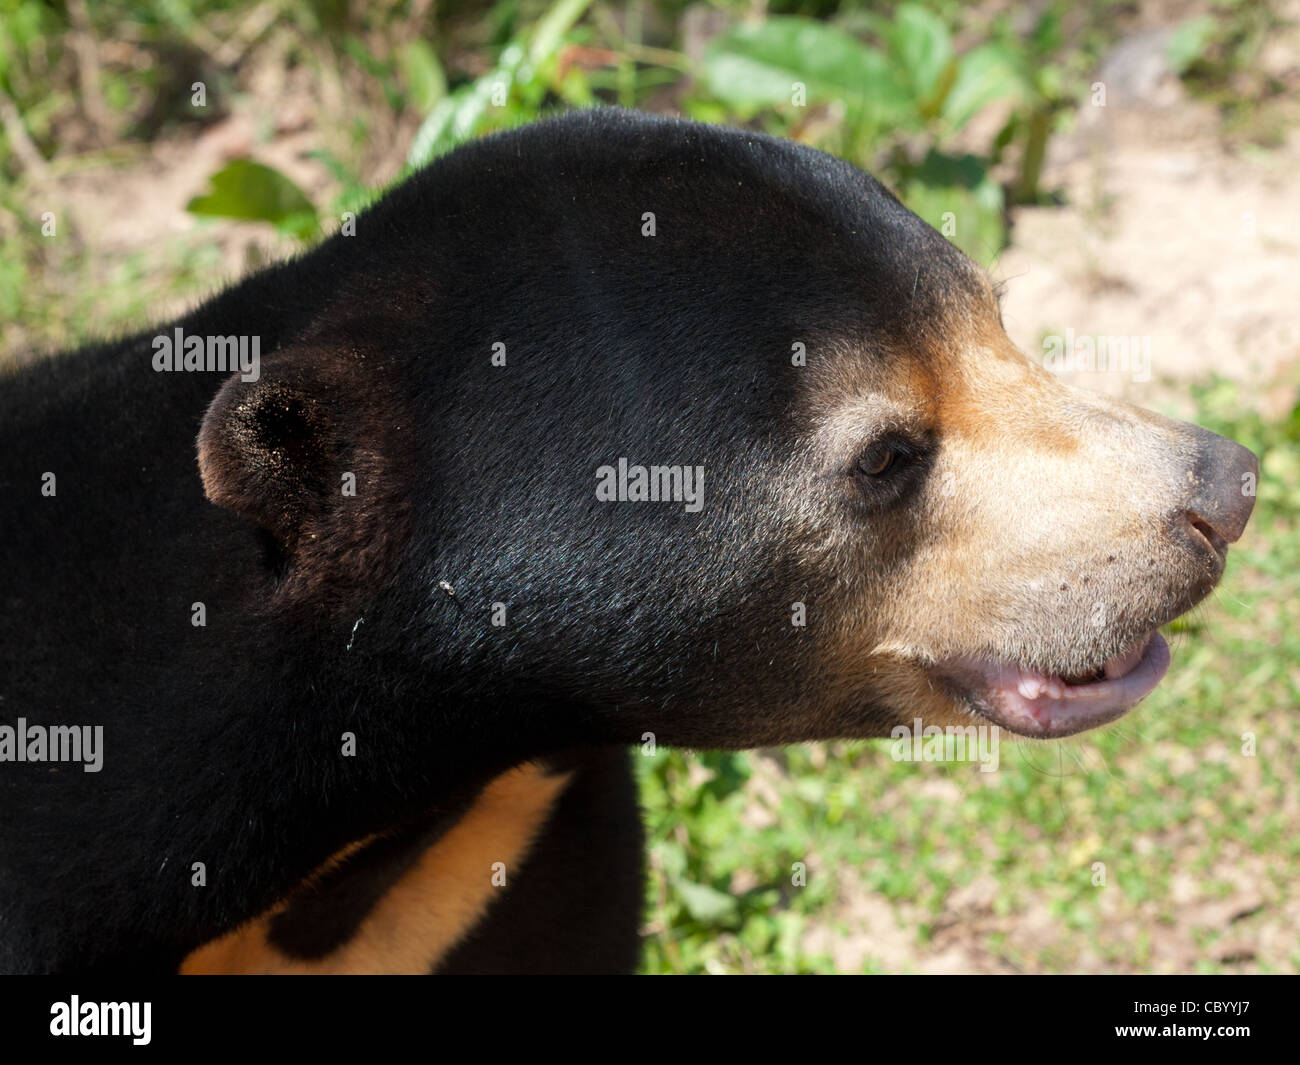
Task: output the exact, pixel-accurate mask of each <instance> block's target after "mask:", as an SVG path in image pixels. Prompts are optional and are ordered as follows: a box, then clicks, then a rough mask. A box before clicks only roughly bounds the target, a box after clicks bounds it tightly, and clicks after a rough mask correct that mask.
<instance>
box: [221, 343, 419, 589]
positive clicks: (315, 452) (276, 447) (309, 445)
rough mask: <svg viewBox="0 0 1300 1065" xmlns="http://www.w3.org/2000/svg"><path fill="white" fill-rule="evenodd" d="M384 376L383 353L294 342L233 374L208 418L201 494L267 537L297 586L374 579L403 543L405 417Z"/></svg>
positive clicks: (407, 466) (407, 467)
mask: <svg viewBox="0 0 1300 1065" xmlns="http://www.w3.org/2000/svg"><path fill="white" fill-rule="evenodd" d="M363 371H364V372H363ZM386 376H387V375H386V372H385V371H384V370H383V369H381V367H380V365H378V360H368V359H364V358H361V357H353V356H346V355H342V354H338V353H335V352H333V351H330V350H328V349H317V348H301V349H290V350H286V351H283V352H279V353H277V354H276V355H274V356H270V357H268V358H266V359H263V360H262V366H261V374H260V376H259V378H258V379H257V380H256V381H245V380H243V379H242V378H241V377H240V376H235V377H232V378H230V379H229V380H227V381H226V383H225V384H224V385H222V386H221V390H220V391H219V392H218V393H217V395H216V398H215V399H213V401H212V404H211V406H209V407H208V412H207V414H206V415H204V418H203V425H202V427H201V428H200V430H199V438H198V460H199V474H200V476H201V477H202V479H203V490H204V492H205V493H206V495H207V497H208V499H210V500H211V501H212V502H213V503H216V504H217V505H218V506H222V507H226V508H227V509H229V510H232V511H234V512H235V513H236V514H239V515H241V516H242V517H244V518H247V519H248V520H249V521H251V522H253V523H254V524H255V525H257V526H260V527H261V528H262V529H264V530H266V531H267V532H268V533H269V534H270V535H271V537H272V538H273V539H274V541H275V543H276V545H277V549H278V550H277V553H276V554H277V558H279V559H280V560H281V561H282V562H283V563H285V566H286V569H285V572H284V574H283V576H284V577H285V578H286V580H287V581H288V583H289V584H291V585H293V586H294V587H297V588H303V587H310V588H311V589H314V590H316V591H321V590H322V589H325V590H332V591H335V592H342V591H343V590H345V589H346V588H347V587H350V586H354V585H357V584H360V583H365V582H372V581H374V580H375V579H376V578H379V577H382V576H383V575H384V574H385V573H386V572H387V570H388V569H389V568H390V567H391V565H392V564H393V562H394V560H395V559H396V558H397V556H398V554H399V552H400V550H401V548H402V547H403V546H404V544H405V541H406V538H407V535H408V529H409V518H410V492H409V490H408V485H409V481H410V478H411V472H412V471H411V462H410V461H409V457H410V447H409V440H408V439H407V435H406V434H407V432H408V430H406V429H404V428H403V427H404V426H409V424H410V423H409V422H408V421H404V420H403V419H402V418H401V417H400V416H399V414H398V411H399V410H400V409H401V404H400V403H399V402H398V399H397V396H396V394H395V392H394V390H393V389H392V388H390V387H388V385H387V382H386ZM303 582H306V583H305V584H304V583H303Z"/></svg>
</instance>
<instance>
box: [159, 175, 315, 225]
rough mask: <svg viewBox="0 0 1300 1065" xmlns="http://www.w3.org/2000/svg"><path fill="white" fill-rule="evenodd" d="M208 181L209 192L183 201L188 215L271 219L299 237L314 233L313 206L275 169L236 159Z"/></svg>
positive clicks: (295, 186)
mask: <svg viewBox="0 0 1300 1065" xmlns="http://www.w3.org/2000/svg"><path fill="white" fill-rule="evenodd" d="M209 180H210V184H211V191H210V192H208V193H207V194H206V195H204V196H196V197H195V198H194V199H192V200H190V202H189V203H188V204H186V206H185V209H186V210H187V211H189V212H190V213H191V214H197V215H211V216H215V217H218V218H239V219H244V220H246V221H252V222H270V223H271V224H272V225H274V226H275V227H276V228H277V229H279V230H281V231H282V232H285V233H289V234H291V235H292V236H295V237H297V238H298V239H300V240H307V239H310V237H311V236H312V235H313V234H314V233H315V232H316V228H317V219H316V209H315V208H314V207H313V206H312V203H311V201H310V200H309V199H307V197H306V195H304V193H303V191H302V190H301V189H300V188H298V186H297V185H295V184H294V183H293V182H292V181H291V180H289V178H287V177H285V176H284V175H283V174H281V173H280V172H279V171H278V170H274V169H272V168H271V167H269V166H265V165H263V164H262V163H255V162H253V160H251V159H235V160H233V161H232V162H230V163H227V164H226V165H225V166H224V167H222V168H221V169H220V170H218V171H217V172H216V173H215V174H213V175H212V177H211V178H210V179H209Z"/></svg>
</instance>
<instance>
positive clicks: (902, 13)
mask: <svg viewBox="0 0 1300 1065" xmlns="http://www.w3.org/2000/svg"><path fill="white" fill-rule="evenodd" d="M879 25H880V33H881V36H882V37H883V38H884V39H885V41H886V42H887V44H888V45H889V52H890V55H891V56H892V57H893V58H894V60H895V63H896V64H897V66H898V69H899V70H900V72H902V74H903V76H904V77H905V78H906V79H907V82H908V84H909V86H910V87H911V89H912V91H913V92H914V93H915V94H916V95H917V96H918V97H921V98H925V97H928V96H929V95H930V94H931V93H933V92H934V91H935V89H936V88H938V86H939V82H940V79H941V78H942V77H943V73H944V70H945V68H946V67H947V66H948V64H949V62H950V61H951V60H952V37H951V36H950V35H949V33H948V28H947V27H946V26H945V25H944V24H943V21H942V20H941V19H940V18H939V16H938V15H936V14H934V13H933V12H931V11H927V10H926V9H925V8H923V7H919V6H918V5H916V4H903V5H902V6H901V7H899V8H898V10H897V11H895V12H894V18H893V20H892V21H890V22H884V21H882V22H881V23H880V24H879Z"/></svg>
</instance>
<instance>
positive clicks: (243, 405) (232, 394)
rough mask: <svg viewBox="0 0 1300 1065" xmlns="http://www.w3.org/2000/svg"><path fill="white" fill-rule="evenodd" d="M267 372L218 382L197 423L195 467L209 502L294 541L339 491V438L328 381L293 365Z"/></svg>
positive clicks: (341, 448)
mask: <svg viewBox="0 0 1300 1065" xmlns="http://www.w3.org/2000/svg"><path fill="white" fill-rule="evenodd" d="M273 373H274V375H273V376H272V375H263V376H261V377H259V379H258V380H256V381H244V380H242V379H241V378H240V377H233V378H231V379H230V380H228V381H227V382H226V383H225V384H224V385H223V386H222V388H221V391H220V392H218V393H217V396H216V398H215V399H214V400H213V401H212V405H211V406H210V407H209V408H208V412H207V414H206V416H205V417H204V419H203V426H202V428H201V429H200V430H199V440H198V447H199V473H200V475H201V476H202V478H203V490H204V492H205V493H206V494H207V497H208V498H209V499H210V500H212V502H214V503H216V504H217V505H219V506H223V507H227V508H229V509H230V510H233V511H234V512H235V513H237V514H241V515H243V516H244V517H246V518H248V519H249V520H250V521H252V522H253V523H254V524H256V525H259V526H261V527H262V528H263V529H266V530H267V531H268V532H270V533H271V535H272V536H273V537H275V539H276V541H277V542H278V543H280V544H281V545H282V546H284V547H286V548H289V549H293V548H294V547H295V546H296V544H297V541H298V539H299V537H300V535H301V533H302V532H303V530H304V529H305V528H306V527H308V526H309V525H312V524H314V523H316V522H317V521H318V520H319V519H320V518H321V517H322V516H323V514H324V513H325V512H326V511H327V510H328V509H329V503H330V497H331V495H332V494H333V495H337V494H338V493H339V485H338V481H339V478H340V477H341V472H342V465H343V463H342V458H343V452H344V450H345V442H344V439H343V434H342V431H341V428H340V425H339V421H338V415H337V414H336V412H335V411H333V410H332V409H331V407H332V403H331V398H332V397H331V396H330V395H329V394H328V393H329V391H330V390H329V389H325V388H322V387H321V385H320V383H319V382H318V381H313V380H311V379H310V378H309V376H308V375H307V374H305V373H303V372H302V371H301V370H298V369H296V368H295V367H293V366H292V365H289V366H284V365H282V366H281V367H280V368H278V369H277V371H274V372H273ZM336 471H338V472H337V474H336Z"/></svg>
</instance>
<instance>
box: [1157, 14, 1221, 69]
mask: <svg viewBox="0 0 1300 1065" xmlns="http://www.w3.org/2000/svg"><path fill="white" fill-rule="evenodd" d="M1213 36H1214V19H1213V18H1211V17H1210V16H1209V15H1202V16H1200V18H1193V19H1188V20H1187V21H1186V22H1183V23H1180V24H1179V25H1178V26H1176V27H1175V28H1174V31H1173V32H1172V33H1171V34H1170V35H1169V41H1168V42H1167V43H1166V44H1165V58H1166V59H1167V60H1168V61H1169V69H1170V70H1172V71H1173V72H1174V73H1175V74H1182V73H1183V71H1185V70H1186V69H1187V68H1188V67H1190V66H1191V65H1192V64H1193V63H1195V62H1196V61H1197V60H1198V59H1200V58H1201V57H1202V56H1203V55H1205V49H1206V47H1207V46H1208V45H1209V43H1210V40H1211V38H1213Z"/></svg>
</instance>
